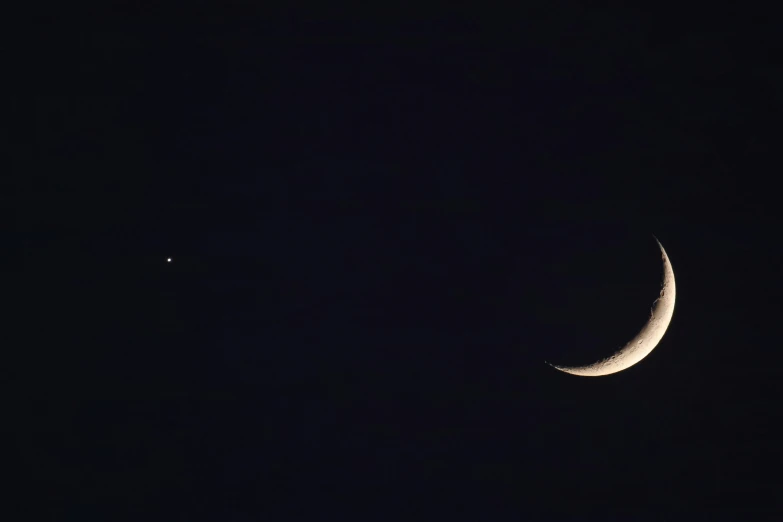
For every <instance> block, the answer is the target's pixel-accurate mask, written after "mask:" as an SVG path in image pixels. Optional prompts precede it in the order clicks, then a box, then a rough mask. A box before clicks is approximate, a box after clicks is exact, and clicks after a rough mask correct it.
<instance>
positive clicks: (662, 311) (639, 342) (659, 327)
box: [547, 236, 676, 377]
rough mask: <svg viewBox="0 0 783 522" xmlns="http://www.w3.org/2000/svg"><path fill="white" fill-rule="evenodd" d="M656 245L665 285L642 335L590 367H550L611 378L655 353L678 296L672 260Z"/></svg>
mask: <svg viewBox="0 0 783 522" xmlns="http://www.w3.org/2000/svg"><path fill="white" fill-rule="evenodd" d="M653 237H654V236H653ZM655 241H656V242H657V243H658V246H659V247H660V248H661V254H662V255H661V257H662V259H663V282H662V285H661V292H660V295H659V297H658V299H656V300H655V302H654V303H653V306H652V309H651V310H650V312H651V313H650V319H649V320H648V321H647V323H646V324H645V325H644V327H642V329H641V330H640V331H639V333H638V334H636V337H634V338H633V339H631V340H630V341H629V342H628V344H626V345H625V346H623V347H622V348H621V349H620V350H619V351H617V352H616V353H614V354H613V355H611V356H609V357H607V358H606V359H601V360H600V361H598V362H595V363H593V364H589V365H587V366H575V367H570V366H555V365H554V364H549V363H547V364H549V365H550V366H552V367H553V368H556V369H558V370H560V371H561V372H566V373H570V374H572V375H582V376H584V377H600V376H601V375H609V374H612V373H617V372H621V371H623V370H625V369H626V368H630V367H631V366H633V365H634V364H636V363H638V362H639V361H641V360H642V359H644V358H645V357H647V356H648V355H649V354H650V352H652V351H653V348H655V347H656V345H657V344H658V343H659V342H660V340H661V339H662V338H663V334H665V333H666V329H667V328H668V327H669V323H670V322H671V320H672V314H674V297H675V295H676V291H675V287H674V271H673V270H672V265H671V263H670V262H669V256H667V255H666V251H665V250H664V249H663V245H661V242H660V241H658V238H655Z"/></svg>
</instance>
